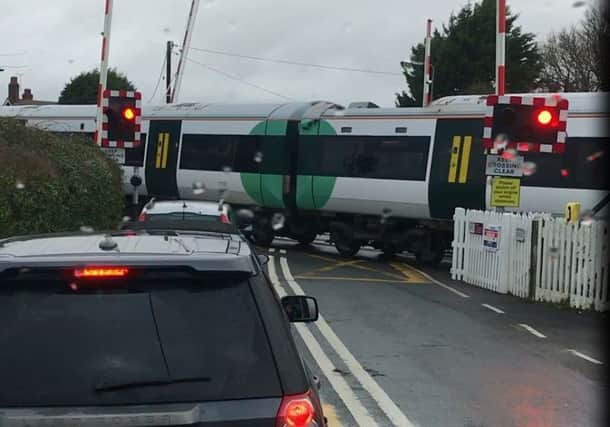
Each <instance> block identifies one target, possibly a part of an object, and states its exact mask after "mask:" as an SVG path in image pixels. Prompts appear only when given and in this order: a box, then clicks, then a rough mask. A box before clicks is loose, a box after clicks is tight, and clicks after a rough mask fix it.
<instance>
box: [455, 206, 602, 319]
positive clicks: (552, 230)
mask: <svg viewBox="0 0 610 427" xmlns="http://www.w3.org/2000/svg"><path fill="white" fill-rule="evenodd" d="M453 219H454V240H453V260H452V267H451V276H452V278H453V279H454V280H463V281H464V282H466V283H470V284H472V285H475V286H479V287H482V288H485V289H489V290H492V291H495V292H499V293H503V294H506V293H510V294H512V295H516V296H519V297H522V298H531V299H535V300H537V301H550V302H557V303H559V302H566V303H569V304H570V306H572V307H575V308H592V309H595V310H600V311H602V310H606V309H607V306H608V302H609V301H608V300H609V298H608V297H609V296H608V267H609V265H608V243H607V239H608V227H607V224H606V223H605V222H604V221H589V222H586V223H585V222H581V223H578V224H569V223H566V221H565V220H564V219H563V218H552V217H551V216H550V215H547V214H536V213H523V214H513V213H498V212H492V211H477V210H464V209H462V208H457V209H456V210H455V214H454V216H453ZM486 232H487V233H488V235H493V234H494V233H495V232H497V239H494V238H493V237H491V238H490V237H486V236H485V233H486ZM484 243H485V244H487V246H486V245H485V244H484ZM494 245H495V246H496V247H490V246H494Z"/></svg>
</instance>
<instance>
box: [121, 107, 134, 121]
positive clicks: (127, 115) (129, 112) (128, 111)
mask: <svg viewBox="0 0 610 427" xmlns="http://www.w3.org/2000/svg"><path fill="white" fill-rule="evenodd" d="M122 115H123V118H124V119H126V120H130V121H131V120H133V119H135V118H136V111H135V110H134V109H133V108H131V107H126V108H124V109H123V112H122Z"/></svg>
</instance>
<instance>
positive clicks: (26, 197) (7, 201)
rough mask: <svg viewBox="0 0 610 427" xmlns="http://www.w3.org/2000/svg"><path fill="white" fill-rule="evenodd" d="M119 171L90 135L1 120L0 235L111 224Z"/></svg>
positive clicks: (117, 209) (119, 200)
mask: <svg viewBox="0 0 610 427" xmlns="http://www.w3.org/2000/svg"><path fill="white" fill-rule="evenodd" d="M123 206H124V198H123V196H122V187H121V170H120V168H119V167H118V165H117V164H116V163H114V162H113V161H111V160H110V159H108V158H107V157H106V156H105V154H104V153H103V152H102V151H101V150H100V149H99V148H98V147H97V146H96V145H95V144H94V143H93V141H91V140H90V139H89V138H85V137H83V136H78V135H70V134H65V133H62V134H60V133H53V132H47V131H43V130H39V129H34V128H31V127H26V126H25V125H23V124H22V123H20V122H18V121H17V120H14V119H0V237H6V236H13V235H20V234H35V233H49V232H63V231H72V230H79V229H80V228H81V227H83V226H86V227H92V228H93V229H111V228H115V227H116V226H117V224H119V222H120V218H121V213H122V210H123Z"/></svg>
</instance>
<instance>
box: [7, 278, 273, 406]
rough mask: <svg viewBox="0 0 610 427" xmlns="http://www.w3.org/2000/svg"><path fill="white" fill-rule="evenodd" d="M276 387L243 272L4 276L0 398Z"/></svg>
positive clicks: (152, 397) (236, 395)
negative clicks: (111, 276)
mask: <svg viewBox="0 0 610 427" xmlns="http://www.w3.org/2000/svg"><path fill="white" fill-rule="evenodd" d="M280 395H281V387H280V383H279V378H278V374H277V370H276V368H275V364H274V359H273V356H272V354H271V351H270V347H269V343H268V339H267V336H266V333H265V329H264V327H263V324H262V321H261V318H260V314H259V311H258V308H257V305H256V302H255V300H254V298H253V296H252V293H251V290H250V285H249V282H248V279H247V277H241V276H240V277H237V276H234V275H230V276H228V275H227V276H226V277H225V275H223V274H214V275H209V276H206V277H197V278H178V277H174V278H164V279H156V280H155V279H148V278H146V279H142V278H140V279H139V280H124V279H115V280H102V281H100V280H99V279H95V280H94V281H86V280H80V281H79V282H74V281H72V280H70V281H65V280H51V279H49V280H41V279H38V280H32V279H30V280H10V281H9V280H3V279H2V278H1V277H0V407H14V406H56V405H60V406H69V405H115V404H141V403H169V402H194V401H205V400H224V399H243V398H254V397H273V396H280Z"/></svg>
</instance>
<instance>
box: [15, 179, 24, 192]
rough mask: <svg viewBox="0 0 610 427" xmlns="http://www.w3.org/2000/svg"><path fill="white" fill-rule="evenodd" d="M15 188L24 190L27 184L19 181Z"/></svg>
mask: <svg viewBox="0 0 610 427" xmlns="http://www.w3.org/2000/svg"><path fill="white" fill-rule="evenodd" d="M15 188H16V189H17V190H23V189H24V188H25V184H24V183H23V182H22V181H19V180H17V182H15Z"/></svg>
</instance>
